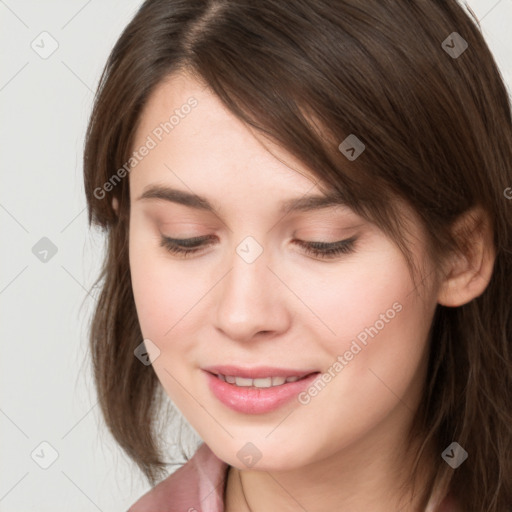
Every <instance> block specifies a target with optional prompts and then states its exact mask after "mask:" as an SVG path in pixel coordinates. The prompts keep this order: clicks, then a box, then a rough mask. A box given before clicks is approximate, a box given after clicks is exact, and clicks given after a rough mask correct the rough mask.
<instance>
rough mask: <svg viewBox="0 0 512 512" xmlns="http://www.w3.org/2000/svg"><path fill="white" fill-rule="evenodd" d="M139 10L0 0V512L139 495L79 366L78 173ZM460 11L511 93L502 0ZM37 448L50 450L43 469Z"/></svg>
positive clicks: (82, 343) (82, 318)
mask: <svg viewBox="0 0 512 512" xmlns="http://www.w3.org/2000/svg"><path fill="white" fill-rule="evenodd" d="M141 3H142V2H141V0H108V1H106V0H103V1H99V0H89V1H86V0H73V1H70V0H66V1H64V0H60V1H44V2H42V1H36V0H32V1H28V0H25V1H23V0H6V1H2V0H0V20H1V30H0V43H1V47H2V48H3V51H2V62H1V74H0V120H1V124H0V130H1V131H0V140H1V146H0V147H1V148H2V153H1V172H2V175H1V177H2V187H1V189H0V221H1V229H2V241H3V247H4V250H3V251H2V258H3V260H2V264H1V265H0V308H1V314H2V316H1V322H0V326H1V327H0V328H1V331H0V335H1V343H2V357H1V359H0V365H1V366H0V379H1V381H0V383H1V385H0V391H1V398H0V454H1V457H0V511H1V512H25V511H38V512H44V511H52V512H59V511H68V510H76V511H83V512H89V511H97V510H101V511H104V512H106V511H120V512H122V511H126V510H127V508H128V507H129V506H130V505H131V504H132V503H133V502H134V501H135V500H136V499H137V498H138V497H139V496H141V495H142V494H143V493H144V492H146V491H147V490H148V489H149V486H148V485H147V483H146V482H145V480H144V479H143V477H142V474H141V473H140V472H139V471H138V470H137V469H136V467H135V466H134V465H133V464H132V463H131V462H130V461H129V460H128V459H127V457H126V456H124V454H123V453H122V452H121V450H120V448H118V447H117V445H116V444H115V443H114V442H113V439H112V438H111V436H110V434H109V433H108V432H107V431H106V429H105V427H104V425H103V421H102V418H101V417H100V416H99V408H98V406H97V399H96V395H95V391H94V389H93V387H92V378H91V374H90V368H89V366H88V364H87V359H86V351H87V338H86V333H87V326H88V321H89V318H90V314H91V311H92V306H93V303H94V300H95V299H94V295H95V293H96V292H92V293H91V295H88V293H89V292H90V290H91V285H92V283H93V281H94V279H95V278H96V276H97V275H98V271H99V268H100V263H101V261H102V255H103V237H102V235H101V233H100V232H96V231H92V232H90V231H89V229H88V226H87V215H86V209H85V197H84V193H83V185H82V181H83V179H82V165H81V160H82V150H83V141H84V134H85V129H86V125H87V119H88V115H89V113H90V110H91V106H92V100H93V93H94V91H95V89H96V85H97V83H98V80H99V77H100V73H101V70H102V68H103V66H104V63H105V61H106V59H107V56H108V54H109V52H110V50H111V48H112V46H113V45H114V43H115V41H116V39H117V38H118V36H119V35H120V33H121V31H122V29H123V28H124V27H125V25H126V24H127V23H128V21H129V20H130V19H131V18H132V16H133V15H134V14H135V12H136V10H137V8H138V7H139V5H140V4H141ZM468 4H469V5H470V7H471V8H472V9H473V10H474V11H475V14H476V15H477V17H478V18H479V20H480V21H481V24H482V28H483V32H484V35H485V37H486V39H487V41H488V43H489V45H490V47H491V50H492V51H493V52H494V54H495V56H496V59H497V61H498V64H499V66H500V68H501V71H502V74H503V76H504V78H505V81H506V83H507V85H508V87H509V90H510V91H512V34H511V31H510V27H511V26H512V0H499V1H498V0H470V1H469V2H468ZM454 30H456V27H454ZM43 31H46V32H48V33H49V34H50V35H51V37H52V38H53V39H54V40H55V41H57V43H58V48H57V50H56V51H55V52H54V53H53V54H52V55H50V56H49V57H48V58H46V59H43V58H41V57H40V55H39V54H38V53H36V51H35V50H34V49H32V47H31V44H32V42H33V41H35V43H34V44H39V46H40V47H41V49H40V50H39V51H43V48H42V46H43V43H41V42H40V41H41V37H47V39H45V43H44V48H45V49H46V50H48V49H49V48H51V47H50V44H51V41H50V39H48V36H40V34H41V33H42V32H43ZM447 36H448V34H447ZM38 42H39V43H38ZM440 44H441V41H440ZM511 185H512V184H511ZM43 237H47V238H49V239H50V240H51V241H52V243H53V244H54V245H55V246H56V247H57V253H56V254H55V255H54V256H53V257H51V258H50V257H48V261H47V262H42V261H40V260H39V259H38V258H37V257H36V256H35V255H34V254H33V252H32V248H33V246H34V245H35V244H36V243H37V242H38V241H39V240H40V239H41V238H43ZM194 434H195V433H194V432H193V431H191V435H192V439H194V442H195V444H196V445H197V443H198V442H199V441H200V440H199V438H198V437H194ZM42 442H47V443H49V444H50V445H51V446H52V447H53V449H54V450H56V452H57V453H58V458H57V459H56V460H55V462H54V463H53V464H52V465H51V466H49V467H48V469H42V468H41V467H40V464H42V463H44V462H45V461H46V462H50V461H51V448H48V446H46V445H43V446H41V443H42ZM34 450H35V453H34V455H33V457H32V456H31V454H33V452H34ZM189 453H190V452H189ZM173 469H175V467H172V468H171V467H170V470H173Z"/></svg>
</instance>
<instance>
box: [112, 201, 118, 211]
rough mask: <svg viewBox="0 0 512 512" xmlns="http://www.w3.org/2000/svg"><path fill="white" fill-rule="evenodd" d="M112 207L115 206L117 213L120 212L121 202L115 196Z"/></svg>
mask: <svg viewBox="0 0 512 512" xmlns="http://www.w3.org/2000/svg"><path fill="white" fill-rule="evenodd" d="M112 208H114V211H115V212H116V214H119V202H118V200H117V198H115V197H114V198H113V199H112Z"/></svg>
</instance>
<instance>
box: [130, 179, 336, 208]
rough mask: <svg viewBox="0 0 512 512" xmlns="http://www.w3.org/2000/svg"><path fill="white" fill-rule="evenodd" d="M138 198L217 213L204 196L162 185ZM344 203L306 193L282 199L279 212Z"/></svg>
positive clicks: (328, 206)
mask: <svg viewBox="0 0 512 512" xmlns="http://www.w3.org/2000/svg"><path fill="white" fill-rule="evenodd" d="M140 199H160V200H163V201H169V202H172V203H177V204H181V205H184V206H188V207H190V208H195V209H197V210H203V211H208V212H211V213H214V214H218V211H217V210H218V208H216V207H215V206H214V205H213V204H212V203H211V202H210V201H209V200H208V199H206V198H205V197H202V196H199V195H197V194H194V193H191V192H187V191H185V190H179V189H175V188H170V187H167V186H162V185H148V186H147V187H146V188H145V189H144V191H143V193H142V194H141V195H140V196H139V197H138V198H137V199H136V200H137V201H138V200H140ZM345 205H346V202H345V201H344V200H343V198H342V197H341V196H340V195H338V194H329V195H308V196H302V197H295V198H292V199H287V200H286V201H282V202H281V205H280V212H282V213H285V212H287V213H290V212H310V211H314V210H321V209H324V208H330V207H333V206H345Z"/></svg>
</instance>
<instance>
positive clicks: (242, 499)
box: [225, 406, 431, 512]
mask: <svg viewBox="0 0 512 512" xmlns="http://www.w3.org/2000/svg"><path fill="white" fill-rule="evenodd" d="M398 407H403V406H398ZM397 413H398V414H399V413H402V414H404V410H403V408H402V409H401V410H399V411H397ZM389 421H390V422H391V423H394V422H396V419H393V418H389ZM395 424H396V423H395ZM375 430H376V431H375V432H373V433H368V434H367V435H366V436H365V438H364V440H361V441H360V442H358V443H353V444H351V445H350V447H347V448H345V449H342V450H340V451H339V452H337V453H334V454H332V453H331V454H330V455H329V456H328V457H327V458H324V459H319V460H317V461H315V462H314V463H312V464H309V465H308V466H305V467H301V468H299V469H295V470H291V471H256V470H249V469H247V470H238V469H237V468H235V467H231V468H230V471H229V473H228V482H227V488H226V507H225V510H226V512H235V511H236V512H263V511H268V510H280V511H283V512H298V511H304V510H307V511H308V512H321V511H325V510H336V511H339V512H345V511H352V510H372V512H389V510H400V511H401V512H422V511H423V510H424V508H422V497H423V496H422V495H423V492H424V490H425V488H426V486H427V482H428V478H429V476H430V475H431V471H429V468H431V466H430V465H429V466H428V467H425V468H420V472H419V474H420V475H425V477H424V480H422V481H421V482H417V484H416V487H415V489H414V492H413V489H411V488H410V487H408V486H407V485H406V484H407V478H408V477H409V476H410V470H411V464H412V453H409V454H406V453H404V452H403V450H402V451H401V450H400V448H398V447H401V446H403V440H404V438H405V435H406V432H405V431H399V432H396V431H395V432H393V433H392V434H391V433H389V434H388V435H383V431H385V425H383V424H380V425H379V426H378V428H376V429H375ZM417 446H418V443H416V444H415V445H414V447H413V449H414V448H417Z"/></svg>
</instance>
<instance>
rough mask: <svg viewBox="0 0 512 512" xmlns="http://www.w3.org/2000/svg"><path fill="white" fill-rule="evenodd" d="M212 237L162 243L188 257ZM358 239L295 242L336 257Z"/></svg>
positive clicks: (322, 255) (326, 256) (325, 256)
mask: <svg viewBox="0 0 512 512" xmlns="http://www.w3.org/2000/svg"><path fill="white" fill-rule="evenodd" d="M212 238H214V237H211V236H207V237H195V238H181V239H180V238H170V237H167V236H162V239H161V241H160V245H161V246H162V247H164V248H165V249H166V250H167V251H168V252H170V253H171V254H176V255H178V256H181V257H184V258H186V257H187V256H190V255H192V254H195V253H197V252H200V250H201V249H202V248H203V247H206V246H208V245H211V244H208V243H206V242H207V241H208V240H211V239H212ZM356 239H357V237H356V236H353V237H351V238H347V239H346V240H340V241H338V242H305V241H303V240H295V241H294V242H295V243H296V244H297V245H300V246H301V247H302V248H303V249H304V251H305V253H306V254H311V255H313V256H316V257H318V258H323V259H334V258H336V257H337V256H339V255H341V254H349V253H351V252H353V251H354V245H355V241H356Z"/></svg>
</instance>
